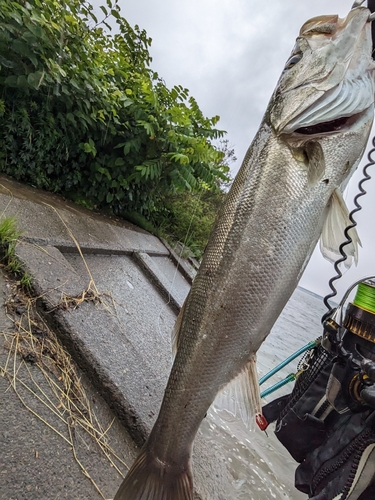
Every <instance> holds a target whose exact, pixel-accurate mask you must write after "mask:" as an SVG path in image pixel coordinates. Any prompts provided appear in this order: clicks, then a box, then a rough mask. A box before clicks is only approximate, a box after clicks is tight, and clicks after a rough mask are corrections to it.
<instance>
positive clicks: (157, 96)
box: [0, 0, 228, 217]
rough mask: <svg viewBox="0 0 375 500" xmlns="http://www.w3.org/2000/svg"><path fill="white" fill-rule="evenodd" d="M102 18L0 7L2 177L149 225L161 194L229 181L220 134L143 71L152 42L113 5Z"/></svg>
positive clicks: (60, 7)
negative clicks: (139, 217)
mask: <svg viewBox="0 0 375 500" xmlns="http://www.w3.org/2000/svg"><path fill="white" fill-rule="evenodd" d="M101 12H102V13H103V19H102V20H98V19H97V18H96V17H95V15H94V13H93V7H92V6H91V5H90V4H89V3H88V2H82V1H81V0H66V1H64V2H58V1H56V0H29V1H23V0H18V1H13V2H10V1H9V0H0V171H2V172H4V173H7V174H9V175H11V176H13V177H15V178H16V179H18V180H21V181H24V182H28V183H31V184H33V185H35V186H37V187H40V188H43V189H47V190H50V191H55V192H61V193H64V194H66V195H68V196H71V197H74V198H75V199H79V200H81V201H83V202H84V203H85V204H86V205H89V206H90V205H91V206H96V207H104V206H107V207H109V208H110V209H112V210H114V211H115V212H117V213H121V212H124V211H137V212H139V213H143V214H144V215H145V216H147V217H149V216H151V215H152V214H155V213H160V211H163V203H164V198H165V197H166V196H171V195H174V194H176V193H178V192H184V191H194V190H197V189H199V188H200V186H202V185H204V186H206V187H208V188H215V187H216V186H217V183H218V180H220V179H221V180H225V179H226V175H227V172H228V167H226V166H225V165H222V164H221V160H222V158H223V153H222V152H220V151H218V150H217V149H216V148H215V147H214V145H213V141H215V140H216V139H218V138H220V137H222V135H223V132H222V131H220V130H218V129H216V128H215V126H216V124H217V122H218V119H219V118H218V117H217V116H215V117H213V118H206V117H204V116H203V114H202V112H201V110H200V108H199V106H198V104H197V102H196V101H195V99H194V98H193V97H191V96H189V92H188V90H187V89H184V88H183V87H182V86H175V87H173V88H172V89H171V90H169V89H168V88H167V87H166V85H165V84H164V82H163V80H162V79H161V78H159V76H158V75H157V73H155V72H154V71H152V70H151V69H150V62H151V57H150V54H149V47H150V45H151V39H150V38H149V37H148V36H147V33H146V32H145V31H144V30H141V29H139V28H138V27H137V26H136V27H135V28H132V27H131V26H130V25H129V23H128V22H127V21H126V20H125V19H124V18H123V17H122V16H121V14H120V8H119V6H118V3H117V0H113V1H111V0H107V2H106V5H105V6H102V7H101ZM110 17H112V18H113V19H114V20H115V21H116V23H117V31H118V33H117V34H114V35H111V34H109V33H108V30H109V29H110V27H109V25H108V20H109V18H110Z"/></svg>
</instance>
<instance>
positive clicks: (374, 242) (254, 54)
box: [91, 0, 375, 299]
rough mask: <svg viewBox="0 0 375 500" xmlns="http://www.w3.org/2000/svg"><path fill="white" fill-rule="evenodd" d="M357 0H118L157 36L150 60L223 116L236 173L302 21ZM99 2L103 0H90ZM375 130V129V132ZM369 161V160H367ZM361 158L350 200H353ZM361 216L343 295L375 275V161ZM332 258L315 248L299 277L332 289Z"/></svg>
mask: <svg viewBox="0 0 375 500" xmlns="http://www.w3.org/2000/svg"><path fill="white" fill-rule="evenodd" d="M352 2H353V0H304V1H303V2H302V1H301V0H288V1H285V0H268V1H262V2H261V1H259V0H189V1H187V2H181V1H176V0H157V1H155V0H119V5H120V7H121V14H122V15H123V16H124V17H125V18H126V19H127V20H128V22H129V23H130V24H131V25H133V26H134V25H135V24H138V25H139V26H140V28H142V29H145V30H146V31H147V34H148V36H150V37H151V38H152V40H153V42H152V46H151V49H150V53H151V56H152V58H153V62H152V68H153V69H154V70H155V71H157V72H158V73H159V76H161V77H162V78H163V79H164V80H165V82H166V84H167V86H168V87H169V88H171V87H172V86H174V85H177V84H179V85H182V86H183V87H186V88H188V89H189V91H190V94H191V95H192V96H194V97H195V99H196V100H197V102H198V104H199V106H200V108H201V109H202V111H203V113H204V114H205V115H206V116H209V117H211V116H215V115H219V116H220V117H221V119H220V122H219V124H218V128H221V129H223V130H226V131H227V136H226V138H227V139H228V140H229V143H230V145H231V146H232V147H233V148H234V150H235V154H236V156H237V158H238V160H237V162H236V164H234V165H232V169H233V173H235V172H236V171H237V170H238V168H239V167H240V164H241V162H242V159H243V157H244V155H245V152H246V150H247V148H248V147H249V145H250V143H251V141H252V139H253V137H254V135H255V134H256V132H257V130H258V127H259V125H260V122H261V120H262V116H263V114H264V111H265V109H266V107H267V104H268V101H269V99H270V97H271V94H272V92H273V90H274V88H275V86H276V83H277V81H278V79H279V76H280V74H281V71H282V69H283V67H284V64H285V62H286V60H287V59H288V56H289V54H290V52H291V50H292V48H293V46H294V41H295V38H296V37H297V35H298V32H299V29H300V27H301V26H302V24H303V23H304V22H305V21H307V20H308V19H309V18H311V17H314V16H318V15H323V14H339V15H340V17H345V15H346V14H347V13H348V11H349V10H350V8H351V5H352ZM91 3H92V4H93V5H94V6H96V7H97V6H99V5H101V4H104V0H91ZM373 133H375V130H374V132H373ZM366 163H367V162H366ZM363 165H364V162H362V164H361V165H360V167H359V169H358V171H357V172H356V174H355V175H354V176H353V177H352V180H351V182H350V184H349V187H348V191H347V193H346V195H345V200H346V201H347V204H348V206H349V207H350V208H351V207H352V206H353V203H352V200H353V197H354V195H355V194H356V193H357V190H358V189H357V185H358V181H359V180H360V178H361V170H362V166H363ZM369 173H370V174H371V173H373V175H374V178H373V179H372V180H371V181H369V182H368V183H367V184H366V185H365V187H366V190H367V192H368V194H367V195H366V196H365V197H363V198H362V200H363V201H362V204H363V210H362V211H361V212H360V213H359V214H358V216H356V220H357V221H358V233H359V236H360V238H361V241H362V249H361V250H360V255H359V263H358V267H357V268H356V267H354V266H353V267H352V268H351V269H350V270H349V271H348V272H347V273H346V274H345V275H344V277H343V278H342V279H341V280H339V282H338V285H337V288H338V290H339V299H340V298H341V295H342V294H343V293H344V292H345V290H346V289H347V288H348V287H349V286H350V285H351V283H353V282H354V281H356V280H357V279H360V278H362V277H364V276H368V275H375V259H373V254H374V248H375V221H374V218H375V167H372V168H371V169H370V170H369ZM333 275H334V269H333V265H332V264H331V263H329V262H327V261H325V260H324V259H323V258H322V257H321V255H320V252H319V250H316V251H315V252H314V254H313V256H312V258H311V260H310V263H309V264H308V267H307V268H306V270H305V273H304V275H303V277H302V279H301V282H300V285H301V286H303V287H304V288H307V289H309V290H312V291H314V292H315V293H318V294H319V295H325V294H326V293H328V292H329V288H328V281H329V279H330V278H331V277H332V276H333Z"/></svg>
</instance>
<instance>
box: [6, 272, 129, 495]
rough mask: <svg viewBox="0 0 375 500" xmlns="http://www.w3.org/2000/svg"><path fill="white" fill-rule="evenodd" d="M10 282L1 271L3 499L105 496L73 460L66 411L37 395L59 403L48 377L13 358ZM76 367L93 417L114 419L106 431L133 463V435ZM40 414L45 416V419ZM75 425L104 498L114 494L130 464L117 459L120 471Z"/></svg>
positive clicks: (82, 457)
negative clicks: (7, 310) (6, 304)
mask: <svg viewBox="0 0 375 500" xmlns="http://www.w3.org/2000/svg"><path fill="white" fill-rule="evenodd" d="M11 285H12V281H10V280H6V279H5V278H4V276H3V274H2V272H0V290H1V291H2V293H1V295H0V322H1V325H2V331H8V332H10V334H9V336H7V337H6V336H4V335H0V367H2V368H5V367H6V365H7V362H8V369H7V373H8V375H7V374H6V373H4V370H2V369H0V374H1V376H0V443H1V453H0V498H1V499H3V500H23V499H40V500H52V499H67V500H73V499H74V500H76V499H77V500H87V499H91V500H97V499H98V500H99V499H102V498H103V496H102V495H101V494H99V492H98V491H97V489H96V488H95V487H94V485H93V483H92V482H91V481H90V479H88V478H87V477H85V475H84V474H83V472H82V470H81V468H80V466H79V464H78V462H77V460H75V459H74V456H73V452H72V447H71V446H70V444H69V443H68V442H67V441H69V440H70V436H69V432H68V428H67V426H66V425H65V424H64V422H63V421H62V418H64V414H63V413H60V414H59V415H60V416H59V415H58V412H57V410H55V411H56V413H53V412H52V411H51V410H50V409H48V408H47V407H46V406H45V405H44V404H43V403H42V401H41V400H40V399H38V398H37V397H35V396H34V394H35V393H37V394H38V396H39V397H40V396H42V393H43V394H44V395H45V396H46V397H48V400H49V401H50V402H52V403H53V402H55V405H56V406H58V400H56V396H55V394H54V393H53V391H52V390H51V387H50V385H49V384H48V383H47V381H46V378H45V376H44V375H43V373H42V372H41V370H40V369H39V368H38V367H37V366H36V365H35V364H34V363H33V362H32V359H31V358H30V357H29V358H24V359H29V361H28V362H27V361H22V358H21V356H20V355H19V356H17V357H16V359H15V360H14V357H13V356H10V357H9V343H7V342H6V339H11V338H12V334H13V332H15V331H16V329H15V326H14V324H13V322H12V321H11V320H10V319H9V317H8V316H6V315H5V308H4V301H5V300H7V299H10V297H11ZM16 310H17V311H18V312H19V313H20V314H15V315H14V319H15V320H16V321H20V318H21V316H20V315H23V314H24V313H25V308H24V307H23V305H22V304H21V305H19V306H17V308H16ZM14 368H15V371H16V373H17V381H16V390H17V394H16V392H15V390H14V388H13V386H12V376H13V373H14ZM75 369H76V370H77V374H78V377H79V378H80V380H81V383H82V385H83V387H84V390H85V393H86V396H87V398H88V401H89V403H90V406H91V412H92V413H93V414H94V415H95V419H96V420H97V421H98V422H100V423H101V425H102V426H103V428H105V429H106V428H107V427H108V426H109V424H110V423H111V422H112V421H113V423H112V426H111V427H110V429H109V431H108V432H107V434H106V439H107V441H108V442H109V443H110V445H111V447H112V448H114V449H115V451H116V454H117V455H118V456H119V457H120V458H121V459H122V460H123V461H124V462H125V463H126V464H129V465H130V464H131V463H132V461H133V460H134V457H135V456H136V453H137V448H136V446H135V445H134V442H133V440H132V439H131V437H130V436H129V434H128V433H127V432H126V431H125V429H124V428H123V426H122V425H121V424H120V422H119V420H118V419H117V418H115V416H114V415H113V413H112V412H111V410H110V409H109V407H108V405H107V403H106V402H105V401H104V400H103V399H102V397H101V396H100V394H99V393H98V391H97V390H96V389H95V388H94V387H93V386H92V384H91V383H90V381H89V380H87V378H86V376H85V374H84V372H83V371H82V370H80V369H79V368H78V367H75ZM9 373H10V375H11V376H9ZM22 383H24V384H25V385H22ZM26 387H28V388H29V389H27V388H26ZM38 388H40V390H38ZM31 391H33V393H34V394H33V393H31ZM42 397H43V396H42ZM21 399H22V401H23V402H22V401H21ZM44 400H46V399H45V398H44ZM26 406H27V407H26ZM41 419H44V422H43V421H42V420H41ZM45 422H47V423H48V425H50V426H51V427H48V425H47V424H46V423H45ZM52 428H53V429H55V431H54V430H52ZM72 429H74V440H75V451H76V454H77V459H78V460H79V462H80V463H81V464H82V465H83V467H84V468H85V469H86V470H87V472H88V473H89V474H90V475H91V477H92V478H93V480H94V481H95V483H96V485H97V486H98V488H99V489H100V490H101V492H102V493H103V495H104V498H108V499H109V498H113V496H114V494H115V492H116V490H117V487H118V484H119V482H120V481H121V479H122V476H123V475H125V474H126V470H127V469H126V467H125V466H124V464H122V463H120V462H118V461H117V466H118V467H119V468H120V471H121V473H122V474H120V473H119V472H117V471H116V469H115V468H114V467H113V466H112V465H111V464H110V462H109V461H108V460H107V459H106V457H105V455H104V454H103V453H102V452H101V451H100V449H99V446H98V445H97V443H96V442H95V440H94V439H92V438H91V437H90V436H89V435H88V434H87V433H86V432H84V431H83V430H82V429H81V428H80V427H79V426H74V427H72ZM57 432H59V433H60V435H59V434H57ZM66 440H67V441H66Z"/></svg>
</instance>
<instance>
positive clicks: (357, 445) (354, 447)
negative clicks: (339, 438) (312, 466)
mask: <svg viewBox="0 0 375 500" xmlns="http://www.w3.org/2000/svg"><path fill="white" fill-rule="evenodd" d="M374 442H375V436H374V435H373V432H372V429H371V428H367V429H365V430H364V431H363V432H362V433H361V434H360V435H359V436H357V437H356V438H355V439H354V440H353V441H352V442H351V443H350V445H349V446H348V447H347V448H346V449H345V450H344V451H343V452H342V453H341V455H340V457H339V458H338V460H337V461H336V462H335V463H334V464H331V465H329V466H326V467H323V468H321V469H320V470H319V471H318V472H317V473H316V474H315V476H314V478H313V480H312V491H313V493H314V495H315V494H316V492H317V490H318V487H319V485H320V483H321V482H322V481H323V480H324V479H326V478H327V477H328V476H330V475H331V474H333V473H334V472H336V471H337V470H338V469H340V468H341V467H342V466H343V465H344V464H345V463H346V462H347V461H348V460H349V458H350V457H351V456H352V461H353V462H352V465H351V470H350V473H349V475H348V480H347V482H346V483H345V486H344V488H343V489H342V490H341V493H340V494H341V496H340V497H339V498H340V500H345V499H346V498H347V495H348V493H349V491H350V488H351V487H352V484H353V481H354V478H355V475H356V472H357V469H358V465H359V462H360V460H361V456H362V454H363V452H364V450H365V449H366V448H367V446H368V445H369V444H372V443H374ZM353 454H354V456H353Z"/></svg>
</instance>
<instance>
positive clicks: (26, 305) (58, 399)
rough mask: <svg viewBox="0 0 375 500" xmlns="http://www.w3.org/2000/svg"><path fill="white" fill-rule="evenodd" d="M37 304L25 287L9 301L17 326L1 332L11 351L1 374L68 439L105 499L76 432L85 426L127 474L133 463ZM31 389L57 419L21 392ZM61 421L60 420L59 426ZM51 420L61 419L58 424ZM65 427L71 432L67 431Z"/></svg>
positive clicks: (85, 294)
mask: <svg viewBox="0 0 375 500" xmlns="http://www.w3.org/2000/svg"><path fill="white" fill-rule="evenodd" d="M95 288H96V287H95ZM93 295H95V293H93ZM91 299H92V297H91V296H87V292H86V293H84V294H82V297H81V298H79V299H75V300H77V301H78V302H79V301H84V300H91ZM35 304H36V299H33V298H30V297H28V296H26V295H25V294H24V293H23V291H22V290H20V289H19V288H18V289H16V288H15V289H14V290H13V296H12V298H11V299H10V300H9V301H8V302H7V305H6V308H7V315H8V316H9V318H10V319H11V320H12V322H13V325H14V331H13V332H0V334H1V335H2V336H3V337H4V339H5V347H6V349H7V350H8V355H7V358H6V360H5V364H4V366H0V375H1V376H3V377H7V379H8V381H9V387H11V388H13V390H14V392H15V393H16V394H17V396H18V397H19V399H20V401H21V402H22V404H23V405H24V406H25V407H26V408H27V409H28V410H29V411H30V412H32V413H33V414H34V415H35V416H36V417H37V418H38V419H39V420H41V421H42V422H43V423H44V424H45V425H46V426H48V427H49V428H50V429H51V430H53V431H54V432H56V434H58V435H59V436H60V438H61V439H63V440H64V441H66V442H67V443H68V445H69V446H70V447H71V449H72V453H73V456H74V459H75V460H76V462H77V463H78V465H79V467H80V468H81V470H82V472H83V474H84V475H85V476H86V477H87V478H88V479H89V480H90V481H91V482H92V484H93V485H94V487H95V488H96V490H97V491H98V493H99V494H100V496H101V497H102V498H103V499H104V498H105V496H104V495H103V493H102V492H101V490H100V488H99V486H98V485H97V483H96V481H95V479H94V478H93V477H91V475H90V473H89V472H88V471H87V469H86V467H85V465H84V464H83V463H82V462H81V460H80V459H79V457H78V449H77V439H76V437H75V436H76V430H77V429H78V428H79V429H81V430H83V431H84V433H85V434H86V435H87V436H89V437H90V438H91V439H92V440H94V441H95V443H96V444H97V446H98V447H99V449H100V452H101V453H102V454H103V455H104V456H105V457H106V459H107V460H108V461H109V463H110V465H111V467H114V468H115V469H116V470H117V472H118V473H119V474H120V475H121V476H124V474H123V473H122V470H124V467H125V468H128V466H127V465H126V463H125V462H124V461H123V460H122V459H121V458H120V457H119V456H118V455H117V454H116V453H115V451H114V450H113V449H112V448H111V446H110V445H109V442H108V439H107V433H108V431H109V429H110V427H111V426H112V424H113V421H112V422H111V423H110V424H109V425H108V426H107V427H104V426H103V425H102V424H101V423H100V422H99V420H98V418H97V417H96V415H95V414H94V412H93V411H92V408H91V405H90V401H89V399H88V397H87V395H86V393H85V389H84V387H83V385H82V383H81V380H80V378H79V376H78V374H77V370H76V368H75V365H74V363H73V361H72V359H71V356H70V355H69V354H68V352H67V351H66V350H65V348H64V347H63V346H62V345H61V344H60V342H59V341H58V339H57V338H56V335H55V334H54V332H52V331H51V330H50V329H49V328H48V326H47V325H46V323H45V322H44V320H43V318H42V317H41V316H40V315H39V313H38V311H37V309H36V305H35ZM34 367H37V368H38V370H39V372H40V374H41V375H42V383H40V382H39V383H38V381H37V380H36V379H37V378H38V379H39V380H41V379H40V377H39V376H38V377H37V376H36V374H35V369H34ZM21 370H22V374H23V375H22V377H21V376H20V373H21ZM25 374H26V375H27V376H26V377H25ZM25 379H26V380H27V382H25ZM42 386H43V387H42ZM21 389H22V390H21ZM25 390H26V392H27V393H28V397H27V400H28V401H30V396H31V400H37V401H38V402H39V403H41V404H42V405H44V406H45V408H47V409H48V410H49V411H50V412H51V419H46V418H43V417H42V416H41V415H39V414H38V413H37V412H36V411H35V410H34V409H33V408H32V407H31V406H32V405H29V404H27V403H26V401H25V399H26V398H25V397H23V396H22V394H21V392H22V393H23V394H24V393H25ZM47 414H48V412H47ZM56 421H57V422H58V423H59V424H60V425H58V427H59V428H57V425H56ZM51 422H55V425H53V423H51ZM61 426H62V427H61ZM64 428H65V432H63V431H62V429H64ZM64 434H65V435H64Z"/></svg>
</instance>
